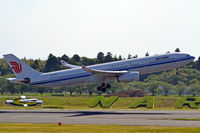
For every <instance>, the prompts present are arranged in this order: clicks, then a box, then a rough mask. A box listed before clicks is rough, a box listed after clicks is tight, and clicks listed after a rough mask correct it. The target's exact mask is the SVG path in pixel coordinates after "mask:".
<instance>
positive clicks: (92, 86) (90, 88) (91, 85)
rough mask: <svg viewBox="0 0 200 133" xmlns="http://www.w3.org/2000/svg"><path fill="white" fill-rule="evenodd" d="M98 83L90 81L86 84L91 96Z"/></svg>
mask: <svg viewBox="0 0 200 133" xmlns="http://www.w3.org/2000/svg"><path fill="white" fill-rule="evenodd" d="M96 87H97V85H96V84H94V83H89V84H87V85H86V88H85V89H86V91H87V92H88V93H89V95H90V96H92V94H93V93H94V92H95V90H96Z"/></svg>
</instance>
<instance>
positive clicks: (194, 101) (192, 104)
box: [176, 97, 200, 109]
mask: <svg viewBox="0 0 200 133" xmlns="http://www.w3.org/2000/svg"><path fill="white" fill-rule="evenodd" d="M199 104H200V99H199V98H196V97H182V98H181V99H180V100H178V103H177V105H176V108H178V109H181V108H183V106H188V107H189V108H191V109H198V105H199Z"/></svg>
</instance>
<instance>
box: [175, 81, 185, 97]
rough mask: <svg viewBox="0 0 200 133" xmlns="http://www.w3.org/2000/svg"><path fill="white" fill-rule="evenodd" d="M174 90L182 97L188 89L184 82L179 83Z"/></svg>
mask: <svg viewBox="0 0 200 133" xmlns="http://www.w3.org/2000/svg"><path fill="white" fill-rule="evenodd" d="M174 89H175V91H176V94H178V96H182V95H183V93H184V91H185V89H186V85H185V84H184V83H183V82H181V81H179V82H178V84H177V85H176V86H175V87H174Z"/></svg>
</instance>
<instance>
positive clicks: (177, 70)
mask: <svg viewBox="0 0 200 133" xmlns="http://www.w3.org/2000/svg"><path fill="white" fill-rule="evenodd" d="M180 74H181V73H180V71H179V69H178V68H176V75H177V76H179V75H180Z"/></svg>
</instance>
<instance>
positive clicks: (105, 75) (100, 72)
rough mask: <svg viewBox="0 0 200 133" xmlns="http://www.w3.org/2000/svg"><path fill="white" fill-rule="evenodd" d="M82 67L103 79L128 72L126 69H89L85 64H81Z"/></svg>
mask: <svg viewBox="0 0 200 133" xmlns="http://www.w3.org/2000/svg"><path fill="white" fill-rule="evenodd" d="M82 69H83V70H85V71H87V72H89V73H91V74H92V75H94V76H96V77H98V78H103V79H106V78H114V77H116V78H117V77H119V76H121V75H123V74H126V73H128V71H104V70H96V69H90V68H87V67H86V66H82Z"/></svg>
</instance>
